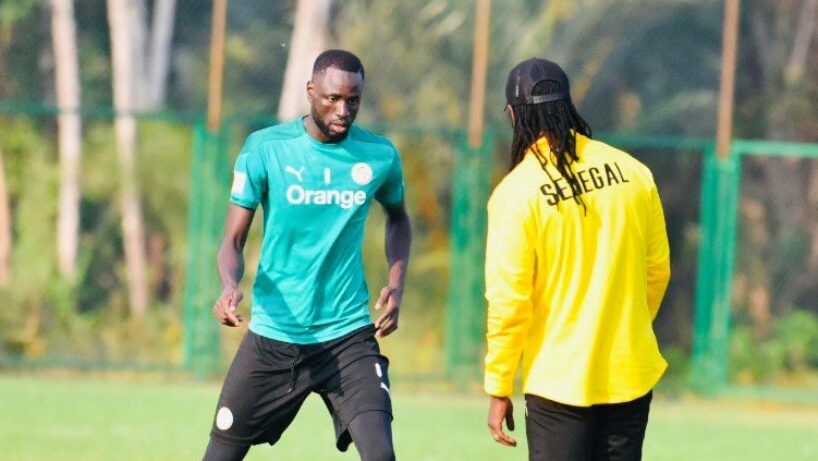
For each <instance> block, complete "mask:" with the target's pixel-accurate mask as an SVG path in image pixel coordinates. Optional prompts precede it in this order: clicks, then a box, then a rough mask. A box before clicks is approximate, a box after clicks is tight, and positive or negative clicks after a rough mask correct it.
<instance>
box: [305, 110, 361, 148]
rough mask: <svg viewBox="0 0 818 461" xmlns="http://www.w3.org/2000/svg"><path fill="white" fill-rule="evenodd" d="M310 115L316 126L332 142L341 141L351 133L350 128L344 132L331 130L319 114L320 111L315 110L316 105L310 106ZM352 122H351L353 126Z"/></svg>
mask: <svg viewBox="0 0 818 461" xmlns="http://www.w3.org/2000/svg"><path fill="white" fill-rule="evenodd" d="M310 117H312V120H313V121H314V122H315V126H317V127H318V130H319V131H320V132H321V134H323V135H324V136H325V137H326V138H327V139H328V140H329V141H330V142H341V141H343V140H344V139H346V137H347V135H348V134H349V129H347V130H346V131H344V132H343V133H333V132H331V131H330V130H329V124H327V123H324V120H322V119H321V116H320V115H318V111H316V110H315V108H314V107H312V108H310ZM351 125H352V124H350V126H351Z"/></svg>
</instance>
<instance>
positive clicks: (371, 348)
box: [210, 325, 392, 451]
mask: <svg viewBox="0 0 818 461" xmlns="http://www.w3.org/2000/svg"><path fill="white" fill-rule="evenodd" d="M388 368H389V360H387V358H386V357H384V356H383V355H381V353H380V348H379V347H378V342H377V341H376V340H375V327H374V326H372V325H369V326H366V327H363V328H359V329H358V330H355V331H353V332H352V333H349V334H347V335H344V336H342V337H340V338H338V339H334V340H332V341H327V342H324V343H318V344H303V345H302V344H292V343H286V342H282V341H276V340H273V339H269V338H265V337H263V336H259V335H257V334H255V333H253V332H252V331H248V332H247V334H246V335H245V337H244V339H243V340H242V342H241V345H240V346H239V349H238V351H237V352H236V357H235V358H234V359H233V364H232V365H230V370H229V371H228V373H227V377H226V378H225V381H224V385H223V387H222V392H221V395H220V396H219V404H218V406H217V408H216V416H215V418H214V421H213V427H212V429H211V431H210V436H211V437H213V438H214V439H217V440H218V441H220V442H223V443H226V444H230V445H237V446H249V445H256V444H260V443H265V442H266V443H269V444H270V445H272V444H274V443H275V442H277V441H278V439H279V438H281V434H282V433H283V432H284V430H285V429H287V427H288V426H289V425H290V423H291V422H292V421H293V419H294V418H295V415H296V413H298V410H299V409H300V408H301V404H302V403H304V400H305V399H306V398H307V396H309V394H310V393H312V392H315V393H318V394H319V395H321V398H322V399H323V400H324V403H325V404H326V405H327V409H328V410H329V412H330V414H331V415H332V420H333V423H334V425H335V435H336V445H337V447H338V449H339V450H341V451H346V449H347V447H349V444H350V442H351V441H352V439H351V437H350V435H349V432H348V431H347V426H348V425H349V423H350V421H352V419H353V418H355V417H356V416H358V415H360V414H361V413H364V412H367V411H384V412H387V413H388V414H389V415H390V419H391V415H392V401H391V398H390V385H389V376H388V374H387V370H388Z"/></svg>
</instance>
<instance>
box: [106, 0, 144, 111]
mask: <svg viewBox="0 0 818 461" xmlns="http://www.w3.org/2000/svg"><path fill="white" fill-rule="evenodd" d="M115 1H117V2H124V3H125V5H126V7H125V11H126V12H125V14H127V17H128V24H127V26H126V27H127V31H128V34H129V39H130V40H129V42H130V43H129V45H128V46H129V48H130V51H131V52H130V61H131V78H130V80H131V82H132V86H133V100H132V104H133V105H132V108H133V109H134V110H137V111H146V110H148V99H147V94H148V92H149V90H148V79H147V75H148V69H147V61H146V54H147V53H146V44H147V37H148V32H147V28H148V26H147V17H148V12H147V6H146V5H145V0H115ZM110 2H111V0H108V3H109V4H110Z"/></svg>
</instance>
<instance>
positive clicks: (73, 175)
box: [51, 0, 82, 280]
mask: <svg viewBox="0 0 818 461" xmlns="http://www.w3.org/2000/svg"><path fill="white" fill-rule="evenodd" d="M51 40H52V44H53V47H54V65H55V73H56V75H55V86H56V92H57V106H58V107H59V110H60V115H59V117H58V119H57V124H58V129H59V149H60V197H59V209H58V210H57V213H58V218H57V262H58V266H59V270H60V273H61V274H62V276H63V277H65V278H67V279H69V280H72V279H73V278H74V276H75V272H76V268H77V247H78V242H79V222H80V220H79V215H80V185H79V181H80V159H81V158H82V120H81V118H80V114H79V113H78V111H79V107H80V71H79V58H78V57H77V33H76V23H75V21H74V4H73V1H72V0H51Z"/></svg>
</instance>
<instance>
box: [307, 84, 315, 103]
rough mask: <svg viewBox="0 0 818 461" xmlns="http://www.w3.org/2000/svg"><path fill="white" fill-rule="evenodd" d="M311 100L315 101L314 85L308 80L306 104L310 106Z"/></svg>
mask: <svg viewBox="0 0 818 461" xmlns="http://www.w3.org/2000/svg"><path fill="white" fill-rule="evenodd" d="M313 99H315V84H314V83H312V80H310V81H308V82H307V102H309V103H310V104H312V101H313Z"/></svg>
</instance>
